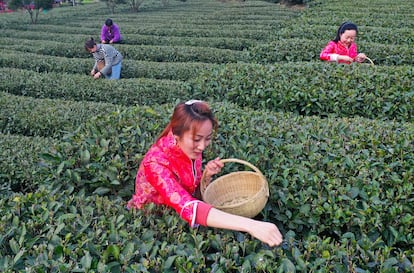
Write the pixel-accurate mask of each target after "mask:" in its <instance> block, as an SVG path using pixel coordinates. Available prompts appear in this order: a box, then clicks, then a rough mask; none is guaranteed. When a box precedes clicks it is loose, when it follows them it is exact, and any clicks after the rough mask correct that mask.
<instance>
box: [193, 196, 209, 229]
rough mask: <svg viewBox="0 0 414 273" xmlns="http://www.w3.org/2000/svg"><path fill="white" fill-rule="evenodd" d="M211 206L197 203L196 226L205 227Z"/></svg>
mask: <svg viewBox="0 0 414 273" xmlns="http://www.w3.org/2000/svg"><path fill="white" fill-rule="evenodd" d="M211 208H212V206H211V205H210V204H207V203H204V202H199V203H198V206H197V216H196V220H195V222H196V224H199V225H202V226H207V217H208V214H209V213H210V210H211Z"/></svg>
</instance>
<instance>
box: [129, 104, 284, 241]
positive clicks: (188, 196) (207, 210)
mask: <svg viewBox="0 0 414 273" xmlns="http://www.w3.org/2000/svg"><path fill="white" fill-rule="evenodd" d="M217 126H218V123H217V120H216V119H215V117H214V115H213V113H212V111H211V110H210V108H209V106H208V105H207V103H205V102H203V101H198V100H190V101H187V102H185V103H179V104H178V105H177V106H176V107H175V109H174V113H173V115H172V117H171V120H170V122H169V124H168V125H167V127H166V128H165V129H164V131H163V132H162V133H161V135H160V136H159V138H158V139H157V141H156V142H155V144H153V145H152V146H151V148H150V149H149V151H148V152H147V154H146V155H145V157H144V159H143V160H142V162H141V164H140V166H139V169H138V173H137V176H136V180H135V194H134V195H133V196H132V199H131V200H130V201H129V202H128V205H127V207H128V208H138V209H140V208H142V207H143V206H144V205H145V204H148V203H155V204H160V205H167V206H169V207H172V208H173V209H174V210H175V211H176V212H177V213H178V214H179V215H180V217H181V218H183V219H184V220H185V221H187V222H188V223H189V224H190V225H191V226H192V227H194V226H197V225H203V226H209V227H215V228H223V229H230V230H237V231H242V232H248V233H250V234H251V235H252V236H253V237H255V238H257V239H259V240H261V241H262V242H264V243H267V244H268V245H269V246H276V245H279V244H280V243H281V242H282V235H281V233H280V231H279V229H278V228H277V227H276V225H275V224H273V223H269V222H262V221H257V220H253V219H250V218H246V217H241V216H238V215H233V214H229V213H226V212H223V211H220V210H218V209H215V208H213V207H212V206H211V205H209V204H207V203H205V202H203V201H200V200H198V199H197V198H195V197H194V193H195V191H196V188H197V187H198V185H199V184H200V180H201V176H202V166H201V162H202V153H203V151H204V149H205V148H206V147H207V146H208V145H209V144H210V142H211V138H212V136H213V133H214V131H215V130H216V129H217ZM222 167H223V163H222V162H221V161H220V159H219V158H216V159H214V160H211V161H209V162H208V163H207V164H206V166H205V169H206V170H205V171H206V179H207V181H209V180H211V177H212V176H213V175H215V174H217V173H219V172H220V171H221V168H222Z"/></svg>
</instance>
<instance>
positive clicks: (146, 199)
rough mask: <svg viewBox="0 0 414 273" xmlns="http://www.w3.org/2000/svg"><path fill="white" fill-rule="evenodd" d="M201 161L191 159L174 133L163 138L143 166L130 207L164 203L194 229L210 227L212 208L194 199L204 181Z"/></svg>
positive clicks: (153, 146) (139, 171) (140, 169)
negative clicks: (209, 213)
mask: <svg viewBox="0 0 414 273" xmlns="http://www.w3.org/2000/svg"><path fill="white" fill-rule="evenodd" d="M201 162H202V157H201V156H200V157H199V158H197V159H196V160H191V159H190V158H189V157H188V156H187V155H186V154H185V153H184V152H183V151H182V150H181V148H180V147H179V146H178V145H177V144H176V141H175V138H174V136H173V134H172V132H170V133H169V134H168V135H167V136H164V137H162V138H160V139H159V140H158V141H157V142H156V143H155V144H154V145H152V146H151V148H150V149H149V151H148V152H147V154H146V155H145V157H144V159H143V160H142V162H141V164H140V166H139V169H138V173H137V176H136V179H135V194H134V195H133V196H132V199H131V200H130V201H129V202H128V205H127V207H128V208H132V207H134V208H138V209H140V208H142V206H143V205H145V204H148V203H155V204H163V205H167V206H170V207H172V208H173V209H175V211H176V212H177V213H178V214H180V217H181V218H183V219H184V220H185V221H187V222H188V223H190V224H191V226H194V225H195V224H201V225H206V219H207V216H208V212H209V210H210V209H211V206H210V205H207V204H205V203H203V202H202V201H199V200H198V199H196V198H195V197H193V193H194V192H195V190H196V188H197V186H198V185H199V184H200V181H201V176H202V169H201ZM206 210H207V211H206ZM197 214H200V215H197ZM200 218H202V219H200Z"/></svg>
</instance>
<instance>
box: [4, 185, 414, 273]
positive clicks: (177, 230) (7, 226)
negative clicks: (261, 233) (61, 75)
mask: <svg viewBox="0 0 414 273" xmlns="http://www.w3.org/2000/svg"><path fill="white" fill-rule="evenodd" d="M0 212H1V215H2V221H1V222H0V229H1V230H3V231H4V232H2V234H1V235H0V243H1V244H0V251H1V253H3V255H2V256H1V257H0V270H2V272H5V273H6V272H7V273H11V272H17V271H24V270H25V269H26V268H27V266H30V268H31V269H32V270H36V272H49V271H59V272H86V271H87V272H92V271H94V272H131V273H132V272H143V273H150V272H220V273H223V272H231V273H236V272H297V271H301V272H344V273H345V272H349V268H350V267H351V268H354V269H356V270H358V271H360V272H373V271H376V272H400V271H405V272H409V271H411V270H412V269H413V265H412V262H411V261H410V259H409V257H410V255H412V253H410V252H409V251H405V250H403V249H401V248H395V249H393V251H390V249H389V248H387V247H384V244H383V242H382V241H381V239H380V238H372V237H368V236H364V237H362V238H360V239H358V238H355V237H353V236H352V234H351V233H348V234H347V235H346V236H343V238H342V239H341V240H339V241H334V240H331V239H329V238H324V237H322V236H318V235H305V236H304V237H300V239H299V236H298V235H296V234H295V233H294V232H293V231H289V232H287V233H286V241H285V244H284V245H283V247H280V248H273V249H268V248H265V247H263V246H262V245H260V244H259V243H258V242H257V241H256V240H252V239H251V238H250V237H249V236H248V235H246V234H242V233H238V232H230V231H225V230H221V231H218V230H213V229H207V228H204V227H200V228H198V229H189V228H188V226H187V225H186V224H185V223H184V222H183V221H182V220H180V219H179V218H178V216H176V215H175V214H174V213H173V212H171V210H166V209H162V208H154V207H151V206H149V207H147V208H146V209H145V210H142V211H127V210H125V207H124V202H121V201H119V200H115V201H114V200H109V199H107V198H105V197H99V196H90V195H87V194H85V193H78V194H76V193H74V192H73V191H72V190H71V189H70V188H69V189H64V188H62V187H57V188H56V189H54V190H45V189H41V190H39V191H37V192H36V193H33V194H32V193H30V194H26V195H12V196H8V197H6V198H4V199H1V200H0ZM22 219H25V220H22ZM137 234H139V236H137Z"/></svg>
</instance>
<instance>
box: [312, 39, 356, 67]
mask: <svg viewBox="0 0 414 273" xmlns="http://www.w3.org/2000/svg"><path fill="white" fill-rule="evenodd" d="M338 55H347V56H349V57H351V58H355V57H356V56H357V55H358V50H357V45H356V44H355V43H352V44H351V46H350V47H349V48H348V47H346V46H345V45H343V44H342V43H341V42H334V41H330V42H329V43H328V44H327V45H326V46H325V48H324V49H323V50H322V52H321V54H320V59H321V60H322V61H330V62H334V61H337V60H336V57H337V56H338ZM338 62H339V63H347V64H349V63H350V62H346V61H342V60H340V61H338Z"/></svg>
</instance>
